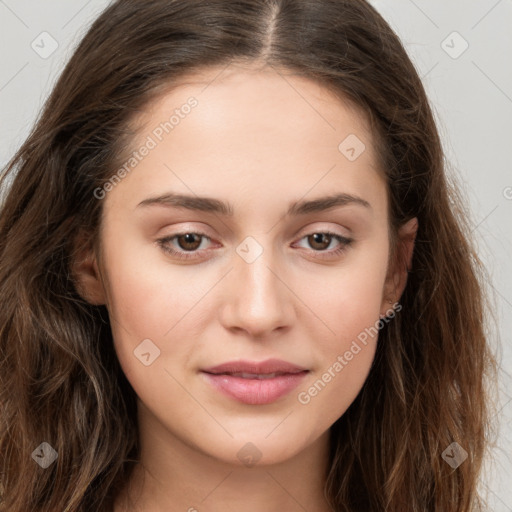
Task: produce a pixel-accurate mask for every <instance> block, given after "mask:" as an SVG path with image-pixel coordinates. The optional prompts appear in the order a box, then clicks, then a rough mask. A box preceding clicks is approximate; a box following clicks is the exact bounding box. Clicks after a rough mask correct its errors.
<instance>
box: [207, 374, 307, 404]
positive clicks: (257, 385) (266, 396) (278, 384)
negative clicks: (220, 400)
mask: <svg viewBox="0 0 512 512" xmlns="http://www.w3.org/2000/svg"><path fill="white" fill-rule="evenodd" d="M202 373H203V375H205V376H206V379H207V380H208V382H209V383H210V384H212V385H213V386H214V387H215V388H216V389H217V390H219V391H220V392H221V393H224V394H225V395H228V396H230V397H231V398H234V399H235V400H238V401H239V402H242V403H244V404H250V405H264V404H270V403H272V402H275V401H276V400H278V399H279V398H281V397H282V396H285V395H287V394H288V393H290V391H292V390H293V389H295V388H296V387H297V386H298V385H299V384H300V382H301V381H302V379H303V378H304V377H305V376H306V374H307V373H308V372H307V371H303V372H300V373H286V374H284V375H279V376H276V377H272V378H271V379H243V378H242V377H233V376H232V375H215V374H212V373H206V372H202Z"/></svg>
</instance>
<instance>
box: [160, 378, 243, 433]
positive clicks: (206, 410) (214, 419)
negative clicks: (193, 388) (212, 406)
mask: <svg viewBox="0 0 512 512" xmlns="http://www.w3.org/2000/svg"><path fill="white" fill-rule="evenodd" d="M164 370H165V371H166V372H167V373H168V374H169V376H170V377H172V378H173V379H174V380H175V381H176V383H177V384H178V385H179V386H180V387H181V388H182V389H183V391H185V392H186V393H187V394H188V395H189V396H190V398H192V400H194V402H196V403H197V404H198V405H199V406H200V407H201V408H202V409H203V410H204V411H205V412H206V414H208V416H210V418H212V420H213V421H215V423H217V424H218V425H219V426H220V427H221V428H222V429H223V430H224V431H225V432H226V434H228V435H229V436H230V437H233V434H231V432H229V430H227V429H226V427H224V425H223V424H222V423H220V422H219V421H218V420H217V419H216V418H215V416H213V414H211V413H210V411H209V410H208V409H207V408H206V407H205V406H204V405H203V404H202V403H201V402H200V401H199V400H198V399H197V398H196V397H195V396H194V395H193V394H192V393H191V392H190V391H189V390H188V389H187V388H186V387H185V386H183V384H182V383H181V382H179V381H178V380H177V379H176V377H174V375H172V374H171V372H170V371H169V370H168V369H167V368H164Z"/></svg>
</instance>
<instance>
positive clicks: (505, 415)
mask: <svg viewBox="0 0 512 512" xmlns="http://www.w3.org/2000/svg"><path fill="white" fill-rule="evenodd" d="M372 3H373V5H375V7H376V8H377V9H378V10H379V11H380V12H381V13H382V14H383V16H384V17H385V18H386V19H387V20H388V22H389V23H390V24H391V26H392V27H393V28H394V29H395V30H396V32H397V33H398V34H399V36H400V37H401V39H402V41H403V42H404V44H405V46H406V48H407V50H408V52H409V54H410V56H411V57H412V59H413V61H414V63H415V65H416V67H417V69H418V71H419V73H420V75H421V76H422V78H423V81H424V84H425V87H426V89H427V93H428V94H429V97H430V99H431V104H432V106H433V108H434V110H435V113H436V117H437V120H438V125H439V129H440V132H441V136H442V139H443V144H444V147H445V151H446V155H447V159H448V161H449V163H450V165H451V171H450V172H451V173H452V174H453V175H454V176H455V177H456V179H457V180H458V181H459V184H460V186H461V187H462V190H463V193H464V194H465V195H466V197H467V199H468V201H469V205H470V209H471V216H472V223H473V226H474V230H473V233H474V235H475V238H476V241H477V244H478V249H479V253H480V255H481V258H482V259H483V260H484V261H485V262H486V264H487V266H488V268H489V271H490V275H491V279H490V281H491V282H490V283H489V284H490V286H491V287H492V288H491V289H492V290H494V293H495V294H496V316H497V318H498V319H499V325H498V326H497V328H496V332H495V335H494V340H493V343H496V345H497V347H498V348H499V352H498V355H499V357H500V359H501V371H500V405H499V408H500V411H499V413H498V414H497V416H496V421H499V424H500V429H501V430H500V438H499V448H498V450H497V451H496V453H495V463H494V464H493V465H488V472H487V474H486V476H485V478H484V481H483V484H482V485H483V486H484V487H485V488H487V489H488V490H489V500H490V503H491V505H492V510H495V511H496V512H501V511H503V512H511V511H512V485H511V484H512V476H511V475H512V456H511V454H512V343H511V334H510V333H511V330H512V329H511V328H512V271H511V266H510V261H511V258H510V254H512V229H511V220H512V173H511V168H510V164H509V161H510V155H509V151H510V149H511V146H512V144H511V143H512V67H511V64H510V63H511V62H512V59H511V57H512V30H511V29H512V1H511V0H473V1H467V0H466V1H463V0H387V1H384V0H373V2H372ZM108 4H109V2H108V1H106V0H89V1H87V0H67V1H64V0H45V1H36V0H0V48H1V53H0V141H1V144H0V167H3V166H4V165H5V164H6V163H7V162H8V160H9V159H10V158H11V157H12V156H13V154H14V152H15V151H16V149H17V148H18V147H19V145H20V144H21V142H22V141H23V140H24V139H25V137H26V136H27V135H28V133H29V130H30V128H31V126H32V124H33V122H34V120H35V119H36V117H37V115H38V112H39V109H40V108H41V106H42V104H43V101H44V100H45V98H46V97H47V95H48V94H49V92H50V90H51V87H52V85H53V84H54V83H55V81H56V78H57V76H58V75H59V73H60V71H61V70H62V68H63V66H64V64H65V63H66V62H67V60H68V59H69V57H70V55H71V52H72V50H73V49H74V47H75V45H76V44H77V43H78V41H79V40H80V38H81V37H82V36H83V34H84V33H85V31H86V30H87V28H88V26H89V25H90V23H91V22H92V20H93V19H95V17H96V16H97V15H98V14H99V13H100V12H101V11H102V10H103V8H104V7H106V6H107V5H108ZM43 32H47V33H48V34H50V36H51V38H53V39H54V40H55V41H56V43H54V42H53V41H52V39H51V38H50V36H48V35H41V34H42V33H43ZM454 32H457V33H456V34H454ZM443 41H444V42H443ZM52 44H53V45H55V44H58V47H57V48H56V50H55V51H54V52H53V53H52V54H51V55H47V54H48V53H50V52H51V51H52V50H53V48H52ZM466 46H467V49H466V50H465V51H464V52H462V50H464V49H465V48H466ZM37 52H39V53H37ZM459 54H460V55H459ZM507 61H508V64H507Z"/></svg>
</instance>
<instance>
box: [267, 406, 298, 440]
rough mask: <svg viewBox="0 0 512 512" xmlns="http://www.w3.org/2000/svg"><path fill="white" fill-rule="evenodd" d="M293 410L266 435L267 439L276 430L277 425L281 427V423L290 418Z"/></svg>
mask: <svg viewBox="0 0 512 512" xmlns="http://www.w3.org/2000/svg"><path fill="white" fill-rule="evenodd" d="M292 412H293V409H292V410H291V411H290V412H289V413H288V414H287V415H286V416H285V417H284V418H283V419H282V420H281V421H280V422H279V423H278V424H277V425H276V426H275V427H274V428H273V429H272V430H271V431H270V432H269V433H268V434H267V435H266V436H265V439H267V437H268V436H269V435H270V434H272V432H274V430H276V428H277V427H279V425H281V423H283V422H284V420H285V419H286V418H288V416H290V414H291V413H292Z"/></svg>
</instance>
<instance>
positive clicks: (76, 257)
mask: <svg viewBox="0 0 512 512" xmlns="http://www.w3.org/2000/svg"><path fill="white" fill-rule="evenodd" d="M74 248H75V250H74V251H73V256H72V262H71V275H72V276H73V281H74V283H75V287H76V290H77V292H78V294H79V295H80V296H81V297H82V298H83V299H84V300H86V301H87V302H88V303H89V304H93V305H102V304H105V303H106V298H105V289H104V286H103V282H102V280H101V275H100V272H99V268H98V263H97V258H96V254H95V252H94V249H93V247H92V244H91V243H90V240H89V239H88V238H87V237H86V236H85V235H84V234H82V233H81V234H79V235H78V236H77V237H76V239H75V245H74Z"/></svg>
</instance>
